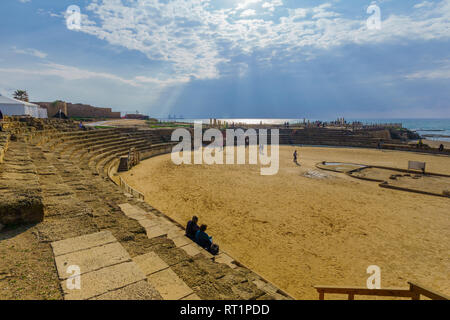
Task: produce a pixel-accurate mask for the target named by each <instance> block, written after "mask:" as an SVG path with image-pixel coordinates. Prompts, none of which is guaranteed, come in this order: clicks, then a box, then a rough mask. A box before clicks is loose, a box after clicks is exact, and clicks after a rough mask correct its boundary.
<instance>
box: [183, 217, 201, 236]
mask: <svg viewBox="0 0 450 320" xmlns="http://www.w3.org/2000/svg"><path fill="white" fill-rule="evenodd" d="M197 222H198V217H197V216H193V217H192V220H189V221H188V223H187V226H186V237H188V238H190V239H191V240H192V241H195V235H196V233H197V231H198V230H199V229H200V228H199V226H198V225H197Z"/></svg>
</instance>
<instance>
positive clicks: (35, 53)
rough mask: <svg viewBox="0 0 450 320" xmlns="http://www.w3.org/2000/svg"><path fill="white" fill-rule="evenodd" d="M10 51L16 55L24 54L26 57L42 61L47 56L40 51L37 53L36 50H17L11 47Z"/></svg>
mask: <svg viewBox="0 0 450 320" xmlns="http://www.w3.org/2000/svg"><path fill="white" fill-rule="evenodd" d="M12 50H13V51H14V52H15V53H17V54H26V55H29V56H34V57H37V58H41V59H44V58H46V57H47V54H46V53H45V52H42V51H39V50H36V49H30V48H28V49H18V48H16V47H12Z"/></svg>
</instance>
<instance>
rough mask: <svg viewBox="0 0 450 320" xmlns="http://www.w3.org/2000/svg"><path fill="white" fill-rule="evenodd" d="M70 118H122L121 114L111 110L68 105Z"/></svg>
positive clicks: (82, 105) (85, 105) (79, 104)
mask: <svg viewBox="0 0 450 320" xmlns="http://www.w3.org/2000/svg"><path fill="white" fill-rule="evenodd" d="M67 112H68V116H69V117H79V118H115V119H119V118H120V112H112V110H111V108H97V107H93V106H90V105H87V104H81V103H77V104H73V103H68V104H67Z"/></svg>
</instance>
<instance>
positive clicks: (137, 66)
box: [0, 0, 450, 119]
mask: <svg viewBox="0 0 450 320" xmlns="http://www.w3.org/2000/svg"><path fill="white" fill-rule="evenodd" d="M376 4H377V6H378V7H379V8H380V13H381V29H373V28H368V26H367V19H369V18H370V17H372V18H371V19H372V20H374V19H375V20H376V16H375V15H376V13H375V12H374V11H371V12H370V13H368V12H367V9H368V7H369V6H371V5H372V2H371V1H370V0H328V1H320V0H79V1H76V0H70V1H68V0H1V1H0V41H1V48H2V50H0V93H1V94H3V95H8V96H10V95H11V94H12V92H13V91H14V90H15V89H19V88H20V89H26V90H28V92H29V95H30V98H31V100H33V101H54V100H56V99H61V100H65V101H70V102H82V103H89V104H92V105H95V106H101V107H112V108H113V109H114V110H116V111H122V112H124V113H125V112H134V111H136V110H139V111H141V112H143V113H147V114H150V115H152V116H155V117H166V116H167V115H168V114H176V115H183V116H184V117H186V118H188V117H189V118H203V117H205V118H206V117H235V118H242V117H257V118H259V117H266V118H270V117H275V118H288V117H294V118H303V117H307V118H321V119H334V118H335V117H338V116H345V117H347V118H421V117H426V118H450V54H449V53H450V42H449V38H450V0H435V1H423V0H419V1H413V0H384V1H378V2H376ZM70 5H76V6H78V7H79V8H80V11H81V28H80V29H79V30H76V29H75V30H69V29H68V28H67V19H71V17H70V16H69V15H68V14H67V8H68V7H69V6H70ZM372 7H373V6H372Z"/></svg>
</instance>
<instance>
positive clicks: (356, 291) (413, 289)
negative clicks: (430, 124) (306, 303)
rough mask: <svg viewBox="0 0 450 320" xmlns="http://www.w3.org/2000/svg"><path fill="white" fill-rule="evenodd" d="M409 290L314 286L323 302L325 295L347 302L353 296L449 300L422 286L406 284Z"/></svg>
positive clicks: (353, 297)
mask: <svg viewBox="0 0 450 320" xmlns="http://www.w3.org/2000/svg"><path fill="white" fill-rule="evenodd" d="M408 284H409V289H402V288H386V289H368V288H363V287H337V286H314V288H315V289H316V290H317V292H318V293H319V300H325V293H327V294H345V295H348V300H354V299H355V295H361V296H379V297H398V298H410V299H412V300H420V296H421V295H422V296H425V297H427V298H429V299H432V300H449V299H450V298H449V297H448V296H446V295H444V294H441V293H437V292H436V291H433V290H431V289H428V288H426V287H424V286H422V285H418V284H416V283H412V282H408Z"/></svg>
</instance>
